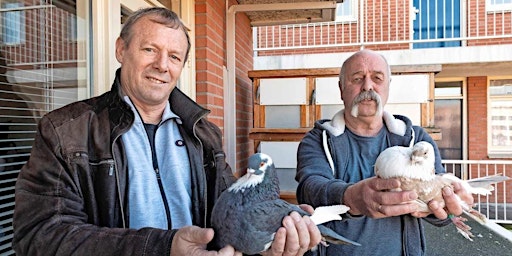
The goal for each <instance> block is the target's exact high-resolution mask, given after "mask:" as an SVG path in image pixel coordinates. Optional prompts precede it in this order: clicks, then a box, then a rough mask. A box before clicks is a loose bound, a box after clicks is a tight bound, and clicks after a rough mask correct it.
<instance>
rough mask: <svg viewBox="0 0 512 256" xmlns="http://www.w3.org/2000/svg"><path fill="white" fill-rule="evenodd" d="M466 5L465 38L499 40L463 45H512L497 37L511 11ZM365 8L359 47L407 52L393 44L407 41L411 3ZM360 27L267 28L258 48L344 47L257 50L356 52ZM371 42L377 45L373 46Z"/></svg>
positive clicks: (510, 27)
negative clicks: (279, 42)
mask: <svg viewBox="0 0 512 256" xmlns="http://www.w3.org/2000/svg"><path fill="white" fill-rule="evenodd" d="M354 1H355V0H354ZM466 2H467V9H468V13H467V17H469V18H468V19H467V21H466V27H467V35H468V36H469V37H477V36H479V37H486V36H491V37H492V36H496V37H498V38H488V37H486V38H485V39H478V40H468V41H467V42H466V43H467V45H468V46H476V45H499V44H510V43H512V38H505V37H501V38H499V36H501V35H509V34H510V33H511V31H512V13H511V12H505V13H500V12H487V11H486V9H485V2H486V1H466ZM397 3H398V4H397ZM359 8H361V6H359ZM364 8H365V10H364V11H363V12H364V17H359V22H362V21H364V23H365V24H364V25H365V28H364V42H363V43H362V44H364V45H365V47H366V48H368V49H370V48H371V49H373V50H379V51H383V50H400V49H410V44H409V43H395V42H397V41H402V42H403V41H405V42H407V41H408V40H409V39H410V34H411V31H410V29H411V26H410V24H411V21H410V18H411V17H410V10H409V8H410V0H409V1H396V0H393V1H376V0H374V1H367V2H366V4H365V6H364ZM358 15H359V14H358ZM461 15H462V14H461ZM477 22H478V24H477ZM359 26H360V24H359V23H349V22H345V23H337V24H336V25H335V26H334V25H331V26H322V28H320V26H316V27H315V26H314V25H309V26H307V27H297V28H291V27H286V28H284V27H282V26H273V27H269V28H268V29H267V30H265V31H263V32H261V33H260V34H259V38H258V41H259V43H261V44H260V47H263V48H266V47H268V48H271V47H281V46H283V45H273V44H277V43H276V42H278V41H279V40H281V41H282V42H288V45H287V46H290V45H293V46H310V45H328V44H338V45H339V44H345V45H343V46H341V47H319V48H302V49H301V48H295V49H289V50H269V51H260V52H258V55H259V56H278V55H292V54H317V53H332V52H353V51H357V50H358V49H359V48H360V45H359V42H361V38H360V34H359V33H360V32H359ZM272 36H274V38H275V39H274V40H272ZM291 42H294V44H291ZM374 42H378V43H380V44H373V45H372V43H374ZM382 42H390V43H382Z"/></svg>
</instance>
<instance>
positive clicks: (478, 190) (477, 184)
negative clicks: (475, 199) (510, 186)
mask: <svg viewBox="0 0 512 256" xmlns="http://www.w3.org/2000/svg"><path fill="white" fill-rule="evenodd" d="M507 180H510V178H509V177H507V176H504V175H502V174H501V173H500V174H495V175H489V176H485V177H480V178H476V179H470V180H468V181H467V183H468V184H469V185H470V186H471V187H472V188H473V189H475V192H474V194H480V195H488V194H490V192H491V191H493V190H494V187H493V186H492V184H496V183H500V182H503V181H507Z"/></svg>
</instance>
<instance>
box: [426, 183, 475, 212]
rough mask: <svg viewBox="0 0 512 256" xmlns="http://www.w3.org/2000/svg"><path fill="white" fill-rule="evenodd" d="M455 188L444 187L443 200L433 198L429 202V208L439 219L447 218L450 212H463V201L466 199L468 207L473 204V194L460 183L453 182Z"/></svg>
mask: <svg viewBox="0 0 512 256" xmlns="http://www.w3.org/2000/svg"><path fill="white" fill-rule="evenodd" d="M452 185H453V188H451V187H444V188H443V190H442V193H443V202H438V201H435V200H432V201H431V202H430V203H429V205H428V206H429V208H430V209H431V210H432V213H433V214H434V215H435V216H436V217H437V218H438V219H446V218H447V217H448V214H453V215H455V216H459V215H461V214H462V212H463V208H462V203H461V202H462V201H464V202H465V203H466V204H467V206H468V207H471V205H472V204H473V196H472V195H471V194H469V193H468V192H467V191H466V190H465V189H464V188H463V187H462V186H461V184H459V183H453V184H452Z"/></svg>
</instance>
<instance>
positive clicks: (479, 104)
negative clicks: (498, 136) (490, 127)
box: [467, 76, 512, 202]
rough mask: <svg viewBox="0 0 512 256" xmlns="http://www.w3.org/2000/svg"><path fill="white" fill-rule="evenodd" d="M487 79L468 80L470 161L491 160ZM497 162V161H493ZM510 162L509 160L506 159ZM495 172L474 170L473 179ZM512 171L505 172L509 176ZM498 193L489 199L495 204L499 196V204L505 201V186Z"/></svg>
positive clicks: (510, 199)
mask: <svg viewBox="0 0 512 256" xmlns="http://www.w3.org/2000/svg"><path fill="white" fill-rule="evenodd" d="M487 88H488V86H487V77H486V76H478V77H468V79H467V99H468V104H467V108H468V120H467V123H468V159H470V160H489V157H488V154H487ZM493 160H496V159H493ZM505 160H509V159H505ZM489 171H490V172H491V173H493V170H486V169H485V168H481V169H479V168H472V173H471V177H481V176H485V175H488V174H489V173H488V172H489ZM510 171H511V170H506V171H504V173H505V174H509V173H510ZM479 172H480V173H479ZM510 186H512V181H508V182H507V187H510ZM497 191H500V193H493V195H491V196H490V197H489V200H490V202H493V201H494V200H495V199H494V197H495V196H497V200H498V202H503V201H504V194H503V191H504V190H503V186H502V184H499V185H498V186H497ZM506 194H507V199H506V201H507V202H512V193H506Z"/></svg>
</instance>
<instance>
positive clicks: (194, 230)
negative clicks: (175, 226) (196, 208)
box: [170, 226, 242, 256]
mask: <svg viewBox="0 0 512 256" xmlns="http://www.w3.org/2000/svg"><path fill="white" fill-rule="evenodd" d="M213 235H214V231H213V229H211V228H200V227H197V226H187V227H183V228H180V229H179V230H178V231H177V232H176V234H175V235H174V238H173V240H172V245H171V254H170V255H171V256H175V255H176V256H178V255H198V256H199V255H201V256H216V255H221V256H233V255H238V256H241V255H242V254H241V253H240V252H236V251H235V249H234V248H233V247H232V246H226V247H224V248H222V249H221V250H220V251H218V252H215V251H207V250H206V245H207V244H208V243H209V242H210V241H211V240H212V239H213Z"/></svg>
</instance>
